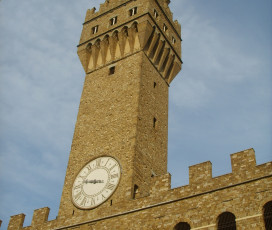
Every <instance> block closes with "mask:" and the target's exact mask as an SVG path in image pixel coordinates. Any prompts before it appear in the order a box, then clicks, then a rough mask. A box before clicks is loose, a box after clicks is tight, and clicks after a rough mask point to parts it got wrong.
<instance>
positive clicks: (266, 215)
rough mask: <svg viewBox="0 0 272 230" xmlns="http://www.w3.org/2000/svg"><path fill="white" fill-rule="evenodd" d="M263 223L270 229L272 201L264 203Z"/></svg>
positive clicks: (271, 225) (267, 229) (271, 223)
mask: <svg viewBox="0 0 272 230" xmlns="http://www.w3.org/2000/svg"><path fill="white" fill-rule="evenodd" d="M264 223H265V229H266V230H270V229H272V201H269V202H268V203H266V204H265V205H264Z"/></svg>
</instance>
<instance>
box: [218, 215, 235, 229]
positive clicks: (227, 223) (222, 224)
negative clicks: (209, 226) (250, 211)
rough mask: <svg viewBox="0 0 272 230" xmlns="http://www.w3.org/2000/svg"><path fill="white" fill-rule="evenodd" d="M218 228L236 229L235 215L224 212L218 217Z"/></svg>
mask: <svg viewBox="0 0 272 230" xmlns="http://www.w3.org/2000/svg"><path fill="white" fill-rule="evenodd" d="M217 229H218V230H236V221H235V216H234V215H233V214H232V213H231V212H224V213H222V214H221V215H220V216H219V217H218V227H217Z"/></svg>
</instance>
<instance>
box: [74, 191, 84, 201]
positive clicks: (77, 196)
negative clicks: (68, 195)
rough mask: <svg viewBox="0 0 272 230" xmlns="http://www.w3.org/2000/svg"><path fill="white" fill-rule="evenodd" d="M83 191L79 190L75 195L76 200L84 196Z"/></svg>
mask: <svg viewBox="0 0 272 230" xmlns="http://www.w3.org/2000/svg"><path fill="white" fill-rule="evenodd" d="M82 196H83V195H82V192H79V193H78V194H76V195H75V200H76V201H78V200H79V199H80V197H82Z"/></svg>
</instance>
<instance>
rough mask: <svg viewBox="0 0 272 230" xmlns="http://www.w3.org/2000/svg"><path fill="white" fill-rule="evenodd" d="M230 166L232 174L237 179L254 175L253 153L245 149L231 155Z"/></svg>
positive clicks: (254, 160)
mask: <svg viewBox="0 0 272 230" xmlns="http://www.w3.org/2000/svg"><path fill="white" fill-rule="evenodd" d="M231 166H232V172H233V174H236V175H237V176H239V177H243V178H249V177H252V176H253V175H254V174H255V166H256V159H255V151H254V149H247V150H244V151H241V152H238V153H234V154H232V155H231Z"/></svg>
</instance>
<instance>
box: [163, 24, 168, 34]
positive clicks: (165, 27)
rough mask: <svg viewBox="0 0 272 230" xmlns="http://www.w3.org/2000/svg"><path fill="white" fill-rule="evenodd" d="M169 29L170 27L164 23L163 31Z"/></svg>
mask: <svg viewBox="0 0 272 230" xmlns="http://www.w3.org/2000/svg"><path fill="white" fill-rule="evenodd" d="M167 30H168V27H167V26H166V25H165V24H163V31H164V32H166V31H167Z"/></svg>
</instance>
